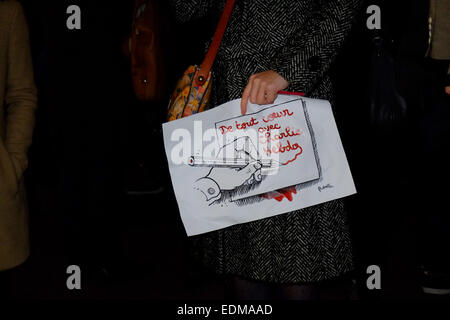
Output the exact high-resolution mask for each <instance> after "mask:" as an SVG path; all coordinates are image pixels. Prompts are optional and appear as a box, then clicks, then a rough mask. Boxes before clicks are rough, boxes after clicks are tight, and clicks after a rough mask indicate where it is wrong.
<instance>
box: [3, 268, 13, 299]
mask: <svg viewBox="0 0 450 320" xmlns="http://www.w3.org/2000/svg"><path fill="white" fill-rule="evenodd" d="M11 297H12V271H11V270H7V271H1V272H0V300H4V299H9V298H11Z"/></svg>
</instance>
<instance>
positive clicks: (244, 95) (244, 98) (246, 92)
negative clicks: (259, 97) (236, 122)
mask: <svg viewBox="0 0 450 320" xmlns="http://www.w3.org/2000/svg"><path fill="white" fill-rule="evenodd" d="M251 90H252V83H251V82H249V83H248V84H247V86H246V87H245V89H244V92H243V93H242V99H241V114H242V115H244V114H246V113H247V104H248V99H249V98H250V91H251Z"/></svg>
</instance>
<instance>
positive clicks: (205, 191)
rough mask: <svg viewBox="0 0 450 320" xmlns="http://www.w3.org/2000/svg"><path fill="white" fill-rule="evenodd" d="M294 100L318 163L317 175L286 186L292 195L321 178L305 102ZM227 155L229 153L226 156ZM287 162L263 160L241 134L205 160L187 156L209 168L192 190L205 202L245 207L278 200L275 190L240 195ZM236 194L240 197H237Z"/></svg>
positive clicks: (196, 163) (249, 140) (250, 141)
mask: <svg viewBox="0 0 450 320" xmlns="http://www.w3.org/2000/svg"><path fill="white" fill-rule="evenodd" d="M297 100H300V101H301V106H302V111H303V112H304V115H305V119H306V124H307V129H308V132H309V136H310V139H311V143H312V149H313V153H314V158H315V163H316V165H317V170H318V178H317V179H314V180H311V181H306V182H303V183H300V184H298V185H295V186H291V187H289V188H287V189H289V190H290V191H289V192H290V193H291V194H292V193H294V194H296V193H297V191H300V190H302V189H304V188H308V187H310V186H312V185H315V184H317V183H319V182H320V181H322V168H321V165H320V159H319V155H318V150H317V145H316V139H315V135H314V131H313V129H312V126H311V122H310V119H309V114H308V112H307V107H306V102H305V101H304V100H303V99H294V100H292V101H289V102H294V101H297ZM289 102H287V103H289ZM287 103H286V104H287ZM277 106H278V105H274V106H271V107H268V108H265V109H262V110H260V111H258V112H256V113H260V112H262V111H264V110H267V109H270V108H274V107H277ZM256 113H255V114H256ZM236 118H239V117H236ZM229 120H230V119H226V120H222V121H221V122H222V123H223V122H227V121H229ZM216 128H217V123H216ZM227 155H228V156H229V155H231V156H229V157H227ZM289 162H290V161H287V162H286V163H280V162H279V161H276V160H274V159H262V158H261V157H260V156H259V154H258V151H257V149H256V147H255V145H254V144H253V142H252V140H251V139H250V137H249V136H243V137H240V138H237V139H235V140H233V141H232V142H230V143H228V144H226V145H225V146H224V147H223V148H222V149H221V150H220V152H219V154H218V155H217V157H216V158H212V159H205V158H203V157H198V156H192V157H191V158H190V159H189V161H188V164H189V165H190V166H193V167H211V169H210V171H209V172H208V174H207V175H205V176H204V177H201V178H200V179H198V180H197V181H196V182H195V183H194V189H196V190H198V191H199V194H202V199H203V200H206V202H207V203H208V205H212V204H223V203H227V202H228V201H232V202H234V203H235V204H237V205H238V206H245V205H249V204H252V203H255V202H260V201H264V200H265V199H272V198H275V199H277V197H276V196H273V194H278V192H277V191H272V192H269V193H265V194H263V195H252V196H249V197H242V196H243V195H246V194H247V193H249V192H250V191H251V190H253V189H255V188H257V187H258V185H259V184H260V183H261V181H263V180H264V179H265V177H266V176H267V175H268V174H270V173H271V172H273V170H278V168H279V167H281V166H283V165H287V164H288V163H289ZM291 189H292V190H291ZM237 195H238V196H239V197H236V196H237ZM287 198H288V200H289V199H290V200H289V201H292V199H291V198H290V197H289V196H288V197H287ZM279 201H280V200H279Z"/></svg>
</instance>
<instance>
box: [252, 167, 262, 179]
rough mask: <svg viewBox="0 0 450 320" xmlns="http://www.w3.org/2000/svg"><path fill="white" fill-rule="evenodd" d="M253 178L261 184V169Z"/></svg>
mask: <svg viewBox="0 0 450 320" xmlns="http://www.w3.org/2000/svg"><path fill="white" fill-rule="evenodd" d="M253 176H254V177H255V181H256V182H261V180H262V175H261V169H259V170H257V171H256V172H255V174H254V175H253Z"/></svg>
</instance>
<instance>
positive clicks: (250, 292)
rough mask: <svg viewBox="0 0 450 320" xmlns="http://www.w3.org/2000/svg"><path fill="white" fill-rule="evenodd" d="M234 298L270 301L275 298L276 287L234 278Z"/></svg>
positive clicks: (261, 282)
mask: <svg viewBox="0 0 450 320" xmlns="http://www.w3.org/2000/svg"><path fill="white" fill-rule="evenodd" d="M232 283H233V288H234V298H236V299H237V300H269V299H273V298H274V286H273V285H271V284H269V283H266V282H263V281H255V280H248V279H244V278H241V277H238V276H233V277H232Z"/></svg>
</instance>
